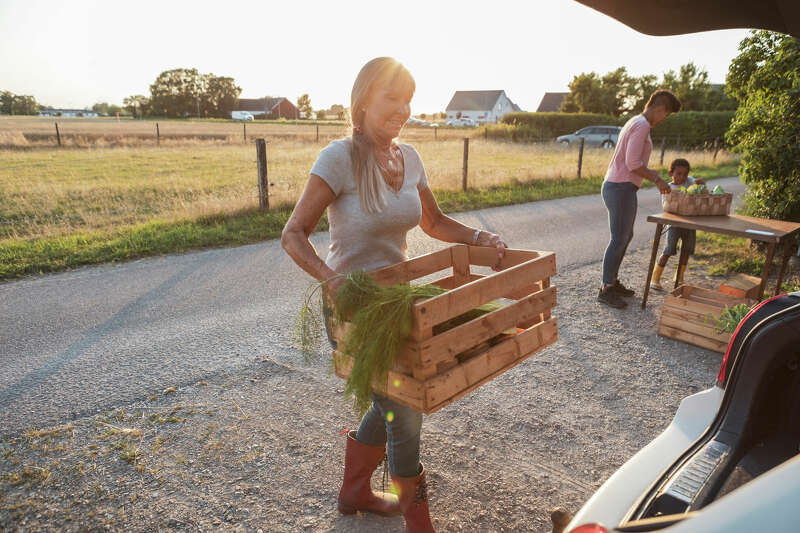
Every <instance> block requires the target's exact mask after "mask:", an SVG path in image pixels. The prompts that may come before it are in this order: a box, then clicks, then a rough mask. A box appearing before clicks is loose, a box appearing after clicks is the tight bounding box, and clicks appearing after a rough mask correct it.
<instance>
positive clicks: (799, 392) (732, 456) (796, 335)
mask: <svg viewBox="0 0 800 533" xmlns="http://www.w3.org/2000/svg"><path fill="white" fill-rule="evenodd" d="M798 502H800V292H796V293H793V294H788V295H786V294H784V295H780V296H777V297H774V298H771V299H768V300H765V301H764V302H762V303H761V304H759V305H758V306H756V307H755V308H753V310H751V311H750V313H749V314H748V315H747V316H746V317H745V318H744V319H743V320H742V321H741V322H740V323H739V326H738V328H737V330H736V332H735V333H734V334H733V336H732V337H731V340H730V342H729V344H728V349H727V352H726V353H725V356H724V358H723V360H722V366H721V367H720V370H719V375H718V377H717V381H716V383H715V385H714V386H713V387H712V388H710V389H708V390H705V391H702V392H699V393H697V394H693V395H691V396H688V397H687V398H684V399H683V401H682V402H681V404H680V406H679V407H678V411H677V412H676V413H675V417H674V419H673V420H672V423H671V424H670V425H669V426H668V427H667V429H666V430H664V432H663V433H662V434H661V435H659V436H658V437H656V439H655V440H653V441H652V442H650V443H649V444H648V445H647V446H645V447H644V448H642V449H641V450H640V451H639V452H637V453H636V455H634V456H633V457H632V458H631V459H630V460H628V462H626V463H625V464H624V465H622V467H620V468H619V470H617V471H616V472H615V473H614V474H613V475H612V476H611V477H610V478H609V479H608V480H607V481H606V482H605V483H603V485H602V486H601V487H600V489H598V490H597V492H595V494H594V495H593V496H592V497H591V498H589V500H588V501H587V502H586V504H585V505H584V506H583V508H582V509H581V510H580V511H579V512H578V513H577V514H576V515H575V517H574V518H573V519H572V520H571V522H570V523H569V524H567V526H566V529H565V531H566V532H568V533H590V532H591V533H606V532H623V531H625V532H628V531H639V532H643V531H664V532H667V533H688V532H703V533H723V532H724V533H755V532H762V531H763V532H770V533H784V532H786V533H788V532H797V531H800V505H798ZM554 522H555V519H554Z"/></svg>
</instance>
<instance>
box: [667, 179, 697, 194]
mask: <svg viewBox="0 0 800 533" xmlns="http://www.w3.org/2000/svg"><path fill="white" fill-rule="evenodd" d="M691 185H694V178H693V177H692V176H686V181H685V182H683V183H681V184H680V185H678V184H676V183H672V182H669V186H670V188H671V189H672V190H673V191H677V190H678V189H680V188H681V187H686V188H689V186H691Z"/></svg>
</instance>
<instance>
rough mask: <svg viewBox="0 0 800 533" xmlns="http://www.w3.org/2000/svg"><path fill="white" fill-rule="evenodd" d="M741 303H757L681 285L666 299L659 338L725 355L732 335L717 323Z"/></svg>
mask: <svg viewBox="0 0 800 533" xmlns="http://www.w3.org/2000/svg"><path fill="white" fill-rule="evenodd" d="M741 303H745V304H747V305H753V303H754V301H753V300H747V299H744V298H736V297H734V296H730V295H728V294H723V293H720V292H717V291H711V290H708V289H703V288H700V287H693V286H691V285H681V286H680V287H678V288H677V289H675V290H674V291H672V292H671V293H669V294H667V295H666V296H664V303H663V305H662V307H661V317H660V319H659V321H658V334H659V335H661V336H663V337H669V338H671V339H676V340H679V341H683V342H687V343H689V344H694V345H695V346H700V347H702V348H706V349H709V350H713V351H715V352H720V353H725V350H726V349H727V347H728V342H729V341H730V339H731V334H730V333H727V332H721V333H720V332H718V331H717V329H716V324H717V323H716V319H717V318H719V315H720V313H722V311H723V310H724V309H725V307H726V306H727V307H733V306H735V305H738V304H741ZM709 315H712V316H713V318H712V317H709Z"/></svg>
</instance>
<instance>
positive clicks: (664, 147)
mask: <svg viewBox="0 0 800 533" xmlns="http://www.w3.org/2000/svg"><path fill="white" fill-rule="evenodd" d="M666 151H667V138H666V137H661V162H660V163H659V166H662V167H663V166H664V152H666Z"/></svg>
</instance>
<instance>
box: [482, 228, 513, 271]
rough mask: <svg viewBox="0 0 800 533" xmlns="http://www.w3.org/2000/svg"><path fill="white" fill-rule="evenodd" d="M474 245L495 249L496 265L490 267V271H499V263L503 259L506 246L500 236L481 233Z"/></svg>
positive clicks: (486, 232) (485, 232)
mask: <svg viewBox="0 0 800 533" xmlns="http://www.w3.org/2000/svg"><path fill="white" fill-rule="evenodd" d="M476 244H477V245H478V246H492V247H494V248H496V249H497V264H496V265H495V266H493V267H492V270H501V267H500V261H502V259H503V257H505V255H506V248H508V245H507V244H506V243H505V241H504V240H503V239H502V238H501V237H500V235H497V234H495V233H490V232H488V231H481V232H480V233H479V234H478V242H477V243H476Z"/></svg>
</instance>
